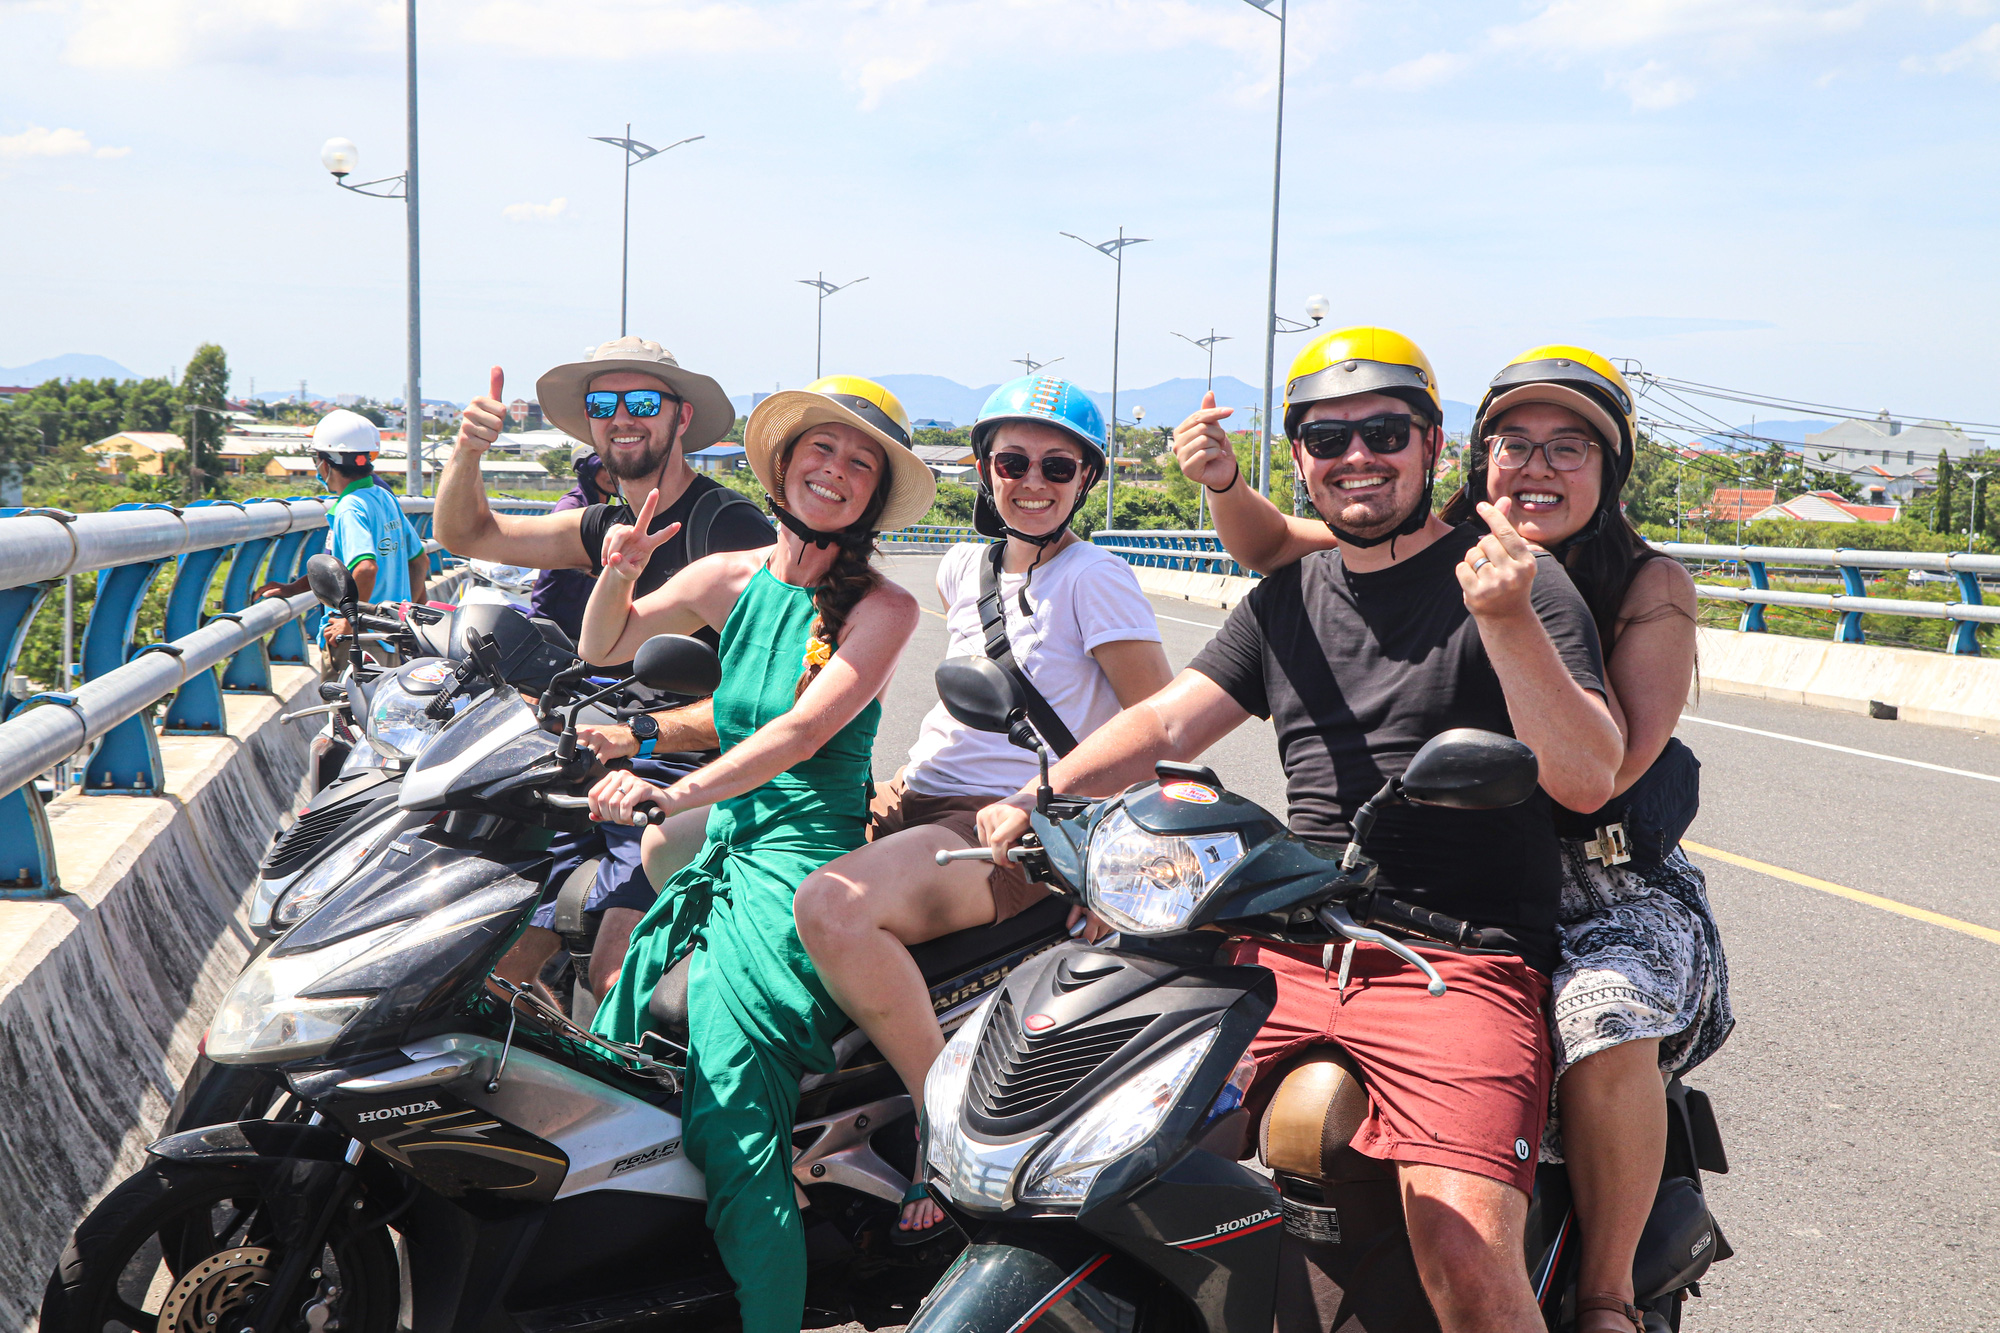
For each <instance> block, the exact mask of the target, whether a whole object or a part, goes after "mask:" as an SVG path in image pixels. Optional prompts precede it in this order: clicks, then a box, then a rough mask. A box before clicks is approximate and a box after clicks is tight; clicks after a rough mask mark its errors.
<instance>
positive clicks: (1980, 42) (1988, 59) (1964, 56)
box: [1903, 23, 2000, 79]
mask: <svg viewBox="0 0 2000 1333" xmlns="http://www.w3.org/2000/svg"><path fill="white" fill-rule="evenodd" d="M1903 69H1904V70H1905V71H1906V72H1908V73H1911V74H1957V73H1960V72H1962V71H1964V70H1971V71H1973V72H1975V73H1979V74H1984V75H1985V76H1986V77H1987V78H1989V79H2000V23H1996V24H1994V25H1993V26H1992V27H1990V28H1988V29H1987V30H1986V31H1984V32H1982V33H1980V34H1979V35H1978V36H1976V37H1974V38H1973V39H1972V40H1970V41H1967V42H1961V43H1960V44H1959V45H1957V46H1954V47H1953V48H1951V50H1949V51H1946V52H1945V53H1944V54H1943V55H1941V56H1934V57H1932V58H1931V59H1928V60H1926V59H1923V58H1921V57H1918V56H1911V57H1910V58H1909V59H1908V60H1905V61H1904V62H1903Z"/></svg>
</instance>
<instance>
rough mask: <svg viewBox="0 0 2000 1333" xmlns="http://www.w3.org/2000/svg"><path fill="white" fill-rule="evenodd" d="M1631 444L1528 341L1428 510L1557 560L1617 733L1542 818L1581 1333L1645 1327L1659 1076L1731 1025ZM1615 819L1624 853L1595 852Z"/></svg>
mask: <svg viewBox="0 0 2000 1333" xmlns="http://www.w3.org/2000/svg"><path fill="white" fill-rule="evenodd" d="M1221 415H1223V414H1222V413H1220V412H1204V413H1197V414H1196V416H1197V417H1199V418H1205V419H1206V418H1216V419H1219V418H1220V416H1221ZM1637 433H1638V432H1637V425H1636V422H1635V421H1634V419H1633V398H1632V391H1631V387H1630V386H1629V385H1628V384H1626V382H1625V377H1624V376H1623V375H1621V374H1620V373H1619V372H1618V370H1617V368H1616V367H1615V366H1613V365H1612V364H1611V363H1610V362H1609V361H1606V360H1605V359H1604V358H1603V357H1601V356H1599V355H1598V354H1597V353H1595V352H1592V351H1590V350H1588V349H1586V348H1582V347H1569V346H1547V347H1537V348H1533V349H1531V350H1530V351H1527V352H1524V353H1522V354H1521V355H1520V356H1518V357H1516V358H1515V359H1514V360H1513V361H1511V362H1509V363H1508V364H1507V366H1506V367H1505V368H1504V369H1502V370H1501V371H1500V373H1499V374H1498V375H1496V376H1494V378H1493V382H1492V385H1491V386H1490V387H1489V388H1488V389H1487V391H1486V397H1485V398H1484V400H1483V401H1482V402H1481V403H1480V405H1479V411H1478V414H1477V416H1476V417H1475V419H1474V421H1473V426H1472V432H1471V436H1470V441H1471V442H1470V445H1469V447H1468V449H1467V455H1466V467H1465V477H1466V484H1465V486H1464V487H1463V488H1462V489H1461V490H1460V491H1459V493H1458V494H1456V495H1454V496H1453V497H1452V498H1451V500H1450V501H1449V503H1447V504H1446V506H1445V508H1444V511H1443V517H1444V518H1445V520H1446V521H1447V522H1452V523H1463V522H1468V521H1474V520H1475V519H1476V517H1477V515H1476V506H1477V505H1478V504H1479V502H1481V501H1482V500H1497V499H1499V498H1500V497H1502V496H1505V497H1508V498H1509V499H1511V500H1512V501H1513V505H1512V509H1513V523H1514V528H1515V531H1517V532H1518V533H1519V534H1520V535H1521V536H1522V538H1524V539H1525V540H1527V541H1529V542H1531V543H1533V544H1534V545H1535V546H1537V547H1539V548H1541V549H1542V550H1545V551H1548V552H1550V553H1551V554H1553V555H1555V556H1556V557H1557V558H1559V559H1560V560H1561V561H1562V563H1563V565H1564V568H1565V570H1566V571H1567V572H1568V574H1569V576H1570V578H1571V580H1572V581H1573V582H1574V583H1575V584H1576V586H1577V591H1578V592H1580V593H1581V594H1582V595H1583V599H1584V601H1585V602H1586V603H1587V604H1588V605H1589V607H1590V610H1591V616H1592V618H1593V619H1594V620H1595V622H1596V624H1597V631H1598V636H1599V638H1600V639H1601V640H1602V642H1603V643H1604V645H1605V649H1606V667H1607V670H1608V672H1609V680H1608V682H1607V684H1608V685H1609V686H1610V687H1611V695H1610V699H1609V702H1610V704H1611V708H1612V710H1613V713H1614V716H1616V717H1618V719H1619V720H1620V723H1621V730H1623V731H1624V733H1625V735H1626V742H1625V759H1624V762H1623V763H1622V764H1621V765H1620V766H1619V769H1618V779H1617V782H1616V784H1615V795H1614V797H1613V800H1612V801H1611V802H1610V803H1609V804H1608V805H1606V806H1605V807H1604V808H1603V809H1601V810H1598V811H1596V812H1594V813H1591V814H1588V815H1583V814H1577V813H1575V812H1573V811H1570V810H1567V809H1559V810H1558V811H1557V812H1556V819H1557V826H1558V829H1559V831H1561V832H1562V833H1563V841H1562V857H1563V886H1562V905H1561V909H1560V912H1559V915H1558V918H1557V924H1558V927H1559V929H1560V933H1561V948H1562V959H1561V962H1560V964H1559V965H1558V966H1557V967H1556V969H1555V972H1554V974H1553V976H1552V978H1551V981H1552V989H1553V1005H1552V1014H1553V1022H1554V1026H1555V1053H1556V1061H1557V1063H1556V1079H1557V1083H1556V1094H1557V1096H1556V1106H1555V1110H1556V1112H1557V1116H1556V1117H1552V1118H1551V1122H1550V1127H1549V1133H1548V1134H1547V1135H1546V1136H1545V1138H1544V1140H1543V1149H1542V1153H1541V1157H1542V1160H1545V1161H1564V1160H1567V1162H1568V1166H1569V1179H1570V1185H1571V1187H1572V1189H1573V1190H1574V1191H1575V1197H1576V1210H1577V1217H1578V1219H1579V1221H1580V1223H1581V1236H1582V1242H1583V1251H1582V1253H1583V1266H1582V1270H1581V1272H1580V1273H1579V1274H1578V1278H1577V1291H1578V1292H1579V1293H1582V1298H1581V1301H1580V1305H1581V1307H1582V1308H1581V1309H1580V1311H1579V1314H1578V1319H1577V1329H1578V1330H1579V1333H1622V1330H1624V1329H1626V1328H1628V1327H1630V1328H1634V1329H1638V1330H1640V1333H1643V1324H1642V1322H1641V1317H1640V1314H1639V1312H1638V1311H1637V1310H1636V1309H1635V1308H1633V1307H1632V1305H1631V1302H1632V1300H1633V1290H1632V1257H1633V1252H1634V1251H1635V1250H1636V1248H1637V1247H1638V1243H1639V1237H1640V1234H1641V1232H1642V1231H1643V1230H1644V1228H1645V1225H1646V1218H1647V1216H1648V1215H1649V1214H1650V1212H1651V1210H1652V1206H1653V1198H1654V1195H1655V1192H1656V1190H1657V1188H1658V1185H1659V1179H1660V1165H1661V1161H1662V1159H1663V1156H1664V1154H1665V1151H1666V1138H1667V1112H1666V1098H1665V1096H1664V1095H1663V1081H1662V1076H1663V1075H1671V1074H1684V1073H1686V1072H1687V1071H1688V1070H1690V1069H1692V1068H1694V1066H1696V1065H1697V1064H1699V1063H1701V1062H1702V1061H1703V1060H1705V1059H1707V1058H1708V1057H1709V1056H1710V1055H1712V1054H1714V1053H1715V1051H1716V1050H1717V1049H1718V1048H1720V1046H1721V1045H1722V1043H1723V1041H1724V1040H1725V1039H1726V1038H1727V1037H1728V1035H1729V1031H1730V1029H1731V1027H1733V1026H1734V1023H1735V1019H1734V1017H1733V1016H1732V1014H1731V1011H1730V1004H1729V968H1728V962H1727V960H1726V959H1725V958H1724V956H1723V952H1722V939H1721V935H1720V933H1719V931H1718V930H1717V928H1716V924H1715V915H1714V913H1713V912H1712V911H1711V910H1710V908H1709V904H1708V892H1707V886H1706V884H1705V882H1704V881H1703V879H1702V875H1701V872H1700V871H1699V870H1698V869H1696V868H1695V866H1694V865H1693V863H1691V862H1690V861H1689V860H1688V859H1687V856H1686V855H1685V854H1684V853H1683V852H1682V851H1681V850H1680V847H1679V831H1680V829H1683V828H1685V827H1686V825H1687V822H1688V821H1690V820H1692V818H1693V817H1694V802H1695V789H1696V784H1697V781H1698V778H1697V770H1698V769H1699V767H1700V766H1699V765H1698V764H1697V763H1696V762H1695V760H1694V757H1693V755H1692V753H1691V752H1689V750H1688V749H1687V747H1686V746H1685V745H1683V744H1681V743H1680V742H1679V741H1678V740H1676V739H1674V734H1673V733H1674V726H1675V723H1676V721H1677V720H1678V717H1679V714H1680V711H1681V708H1682V707H1683V705H1684V704H1685V702H1686V700H1687V697H1688V687H1689V685H1690V684H1691V683H1692V680H1693V676H1694V665H1695V590H1694V580H1693V579H1692V578H1690V577H1689V575H1688V573H1687V571H1686V570H1685V569H1683V568H1682V567H1681V566H1680V564H1679V563H1678V562H1676V561H1674V560H1671V559H1668V558H1666V557H1664V556H1662V555H1660V554H1659V553H1658V552H1656V551H1654V550H1652V549H1651V548H1650V547H1648V546H1647V545H1646V543H1645V540H1644V538H1642V537H1641V536H1640V535H1639V534H1638V532H1637V531H1636V530H1635V529H1634V528H1633V527H1632V525H1631V523H1630V521H1629V520H1628V519H1627V518H1626V517H1625V515H1624V512H1623V510H1622V509H1621V507H1620V505H1619V492H1620V490H1621V488H1622V487H1623V485H1624V482H1625V481H1626V479H1627V478H1628V477H1629V476H1630V475H1631V471H1632V463H1633V452H1634V448H1635V445H1636V443H1637ZM1176 448H1177V450H1178V451H1179V452H1180V454H1181V457H1182V460H1183V465H1184V466H1186V467H1188V468H1190V469H1191V470H1192V469H1201V468H1204V467H1205V466H1206V464H1207V459H1208V456H1209V454H1210V451H1211V450H1212V448H1213V440H1212V437H1211V436H1210V435H1209V434H1208V433H1207V432H1206V431H1205V430H1200V429H1198V430H1192V431H1184V432H1183V434H1182V438H1181V439H1179V440H1177V441H1176ZM1216 521H1217V529H1218V532H1219V534H1220V536H1221V537H1222V540H1223V542H1224V543H1225V544H1226V545H1227V546H1228V547H1229V550H1230V551H1231V553H1232V554H1234V555H1235V556H1236V558H1237V559H1239V560H1241V561H1242V562H1243V563H1244V564H1246V565H1248V566H1250V567H1251V568H1253V569H1255V570H1257V571H1258V572H1260V573H1265V574H1269V573H1271V572H1273V571H1275V570H1277V569H1280V568H1283V567H1284V566H1285V565H1288V564H1290V563H1292V562H1293V561H1295V560H1298V559H1300V558H1301V557H1303V556H1305V555H1306V554H1308V553H1309V552H1312V551H1318V550H1325V549H1328V548H1330V547H1331V546H1332V545H1333V544H1334V538H1333V537H1332V535H1331V534H1330V533H1329V532H1328V531H1327V530H1326V529H1325V527H1324V525H1321V524H1317V523H1314V522H1311V521H1309V520H1306V519H1301V518H1290V517H1287V516H1285V515H1283V514H1281V513H1280V512H1279V511H1278V509H1277V508H1276V507H1275V506H1273V505H1271V504H1269V503H1268V502H1266V501H1264V500H1263V499H1262V497H1260V496H1257V495H1255V494H1250V495H1246V496H1244V497H1243V498H1242V499H1241V500H1239V501H1238V502H1237V503H1235V504H1233V505H1231V506H1228V507H1224V506H1218V507H1217V514H1216ZM1613 825H1616V826H1618V827H1619V829H1620V830H1621V831H1622V832H1623V834H1624V835H1625V837H1626V841H1627V843H1628V848H1627V851H1628V853H1629V857H1630V859H1629V860H1622V861H1621V860H1619V859H1618V858H1619V855H1620V853H1618V852H1617V851H1616V850H1614V849H1613V848H1611V847H1608V846H1607V845H1606V844H1607V843H1608V842H1609V841H1610V835H1609V830H1610V828H1611V826H1613Z"/></svg>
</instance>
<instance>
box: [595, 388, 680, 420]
mask: <svg viewBox="0 0 2000 1333" xmlns="http://www.w3.org/2000/svg"><path fill="white" fill-rule="evenodd" d="M621 398H622V399H624V400H625V410H626V411H627V412H629V413H631V414H632V415H633V416H635V417H656V416H658V415H660V404H662V403H664V402H666V401H667V400H668V395H667V394H664V393H661V392H660V391H659V390H658V389H627V390H626V391H625V392H624V393H622V394H621V393H613V392H612V391H611V390H609V389H595V390H592V391H591V392H590V393H587V394H585V395H584V396H583V410H584V411H585V412H586V413H588V414H589V415H590V416H591V417H592V418H594V419H596V420H598V421H606V420H609V419H610V418H612V417H615V416H617V415H618V401H619V399H621ZM680 401H681V400H680V399H678V398H675V399H673V402H674V404H675V406H679V405H680Z"/></svg>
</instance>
